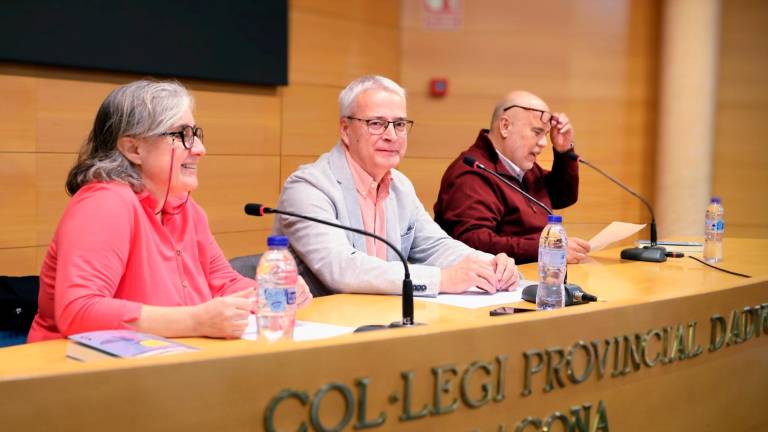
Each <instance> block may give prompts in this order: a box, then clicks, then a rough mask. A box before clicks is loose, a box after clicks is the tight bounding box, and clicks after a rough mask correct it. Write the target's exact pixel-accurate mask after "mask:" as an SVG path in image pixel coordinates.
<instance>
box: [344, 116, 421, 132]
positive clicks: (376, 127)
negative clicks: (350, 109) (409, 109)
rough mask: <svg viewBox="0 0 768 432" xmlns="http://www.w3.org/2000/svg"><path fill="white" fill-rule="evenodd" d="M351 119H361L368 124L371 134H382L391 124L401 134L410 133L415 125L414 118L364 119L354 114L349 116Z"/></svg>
mask: <svg viewBox="0 0 768 432" xmlns="http://www.w3.org/2000/svg"><path fill="white" fill-rule="evenodd" d="M347 118H348V119H350V120H357V121H361V122H363V123H365V124H366V126H368V132H369V133H370V134H371V135H381V134H383V133H384V131H386V130H387V128H388V127H389V125H390V124H392V127H393V128H394V129H395V133H396V134H397V135H400V136H405V135H408V132H410V131H411V128H412V127H413V120H408V119H400V120H392V121H387V120H382V119H362V118H357V117H352V116H347Z"/></svg>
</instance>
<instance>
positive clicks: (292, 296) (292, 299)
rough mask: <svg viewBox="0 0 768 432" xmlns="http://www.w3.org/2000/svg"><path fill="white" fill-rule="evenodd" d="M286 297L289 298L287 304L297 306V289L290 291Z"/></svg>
mask: <svg viewBox="0 0 768 432" xmlns="http://www.w3.org/2000/svg"><path fill="white" fill-rule="evenodd" d="M286 295H287V296H288V299H287V300H288V301H287V303H288V304H289V305H295V304H296V290H295V289H289V290H287V291H286Z"/></svg>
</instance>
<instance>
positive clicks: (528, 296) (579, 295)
mask: <svg viewBox="0 0 768 432" xmlns="http://www.w3.org/2000/svg"><path fill="white" fill-rule="evenodd" d="M463 162H464V165H467V166H468V167H470V168H474V169H479V170H481V171H485V172H487V173H488V174H491V175H492V176H494V177H496V178H497V179H499V180H500V181H501V182H502V183H504V184H505V185H507V186H509V187H511V188H512V189H514V190H516V191H518V192H520V194H521V195H522V196H524V197H526V198H528V200H530V201H531V202H532V203H535V204H537V205H538V206H539V207H541V208H543V209H544V211H546V212H547V214H550V215H551V214H553V212H552V209H550V208H549V207H547V205H546V204H544V203H543V202H541V201H539V200H537V199H536V198H534V197H532V196H531V195H530V194H528V193H527V192H525V191H524V190H522V189H520V188H519V187H518V186H517V185H516V184H514V183H512V182H511V181H509V180H507V179H505V178H504V177H502V176H501V175H499V173H497V172H496V171H493V170H491V169H488V168H487V167H486V166H485V165H483V164H481V163H480V162H478V161H477V160H476V159H475V158H473V157H472V156H464V159H463ZM563 285H564V286H565V300H566V306H570V305H572V304H581V303H588V302H593V301H597V297H595V296H593V295H592V294H587V293H585V292H584V291H583V290H582V289H581V287H580V286H578V285H576V284H572V283H568V272H567V271H566V273H565V278H564V280H563ZM538 288H539V285H538V284H532V285H528V286H526V287H525V288H523V300H525V301H528V302H531V303H536V292H537V290H538Z"/></svg>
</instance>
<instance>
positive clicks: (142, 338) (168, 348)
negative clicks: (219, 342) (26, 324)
mask: <svg viewBox="0 0 768 432" xmlns="http://www.w3.org/2000/svg"><path fill="white" fill-rule="evenodd" d="M197 350H198V348H195V347H191V346H189V345H184V344H182V343H179V342H176V341H172V340H170V339H166V338H163V337H160V336H155V335H151V334H146V333H139V332H135V331H132V330H100V331H92V332H87V333H78V334H74V335H72V336H70V337H69V344H68V346H67V357H69V358H72V359H75V360H79V361H91V360H97V359H104V358H135V357H149V356H156V355H166V354H175V353H181V352H191V351H197Z"/></svg>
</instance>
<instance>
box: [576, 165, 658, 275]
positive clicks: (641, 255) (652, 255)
mask: <svg viewBox="0 0 768 432" xmlns="http://www.w3.org/2000/svg"><path fill="white" fill-rule="evenodd" d="M568 157H569V158H571V160H574V161H577V162H579V163H582V164H584V165H586V166H588V167H590V168H592V169H593V170H595V171H597V172H598V173H600V174H602V175H603V176H604V177H605V178H607V179H608V180H610V181H612V182H614V183H615V184H617V185H618V186H619V187H620V188H622V189H624V190H625V191H627V192H629V193H630V194H632V195H633V196H634V197H636V198H637V199H639V200H640V201H642V203H643V204H645V207H646V208H647V209H648V212H649V213H651V227H650V228H651V245H650V246H646V247H633V248H626V249H623V250H622V251H621V258H622V259H627V260H633V261H648V262H664V261H666V260H667V256H666V253H667V250H666V249H664V248H663V247H661V246H657V245H656V242H657V240H658V239H657V237H656V216H655V215H654V213H653V207H651V204H650V203H649V202H648V200H646V199H645V198H643V197H642V196H641V195H640V194H639V193H637V192H635V191H634V190H632V189H631V188H630V187H629V186H627V185H625V184H624V183H622V182H621V181H619V180H618V179H617V178H615V177H613V176H612V175H610V174H608V173H606V172H605V171H603V170H601V169H600V168H598V167H596V166H594V165H593V164H592V163H590V162H589V161H588V160H586V159H584V158H582V157H581V156H579V155H577V154H576V153H575V152H573V151H571V152H569V153H568Z"/></svg>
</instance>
